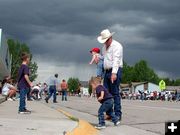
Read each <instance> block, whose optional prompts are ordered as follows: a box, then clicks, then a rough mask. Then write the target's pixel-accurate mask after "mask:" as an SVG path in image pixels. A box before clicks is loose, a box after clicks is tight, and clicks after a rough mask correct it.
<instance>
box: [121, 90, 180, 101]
mask: <svg viewBox="0 0 180 135" xmlns="http://www.w3.org/2000/svg"><path fill="white" fill-rule="evenodd" d="M121 97H122V99H129V100H141V101H144V100H162V101H180V93H178V91H177V90H176V91H162V92H157V91H153V92H148V91H144V92H143V91H140V90H139V91H138V92H137V93H127V92H122V93H121Z"/></svg>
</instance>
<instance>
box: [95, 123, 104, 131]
mask: <svg viewBox="0 0 180 135" xmlns="http://www.w3.org/2000/svg"><path fill="white" fill-rule="evenodd" d="M95 128H96V129H99V130H101V129H105V128H106V126H105V125H100V124H98V125H97V126H95Z"/></svg>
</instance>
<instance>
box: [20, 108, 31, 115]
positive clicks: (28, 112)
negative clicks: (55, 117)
mask: <svg viewBox="0 0 180 135" xmlns="http://www.w3.org/2000/svg"><path fill="white" fill-rule="evenodd" d="M18 113H19V114H31V111H29V110H27V109H25V110H24V111H19V112H18Z"/></svg>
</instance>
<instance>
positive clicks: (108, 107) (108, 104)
mask: <svg viewBox="0 0 180 135" xmlns="http://www.w3.org/2000/svg"><path fill="white" fill-rule="evenodd" d="M113 103H114V102H113V99H108V100H106V101H104V102H103V103H102V105H101V106H100V108H99V110H98V118H99V124H100V125H103V126H104V125H105V120H104V113H106V112H108V113H109V115H110V116H111V119H112V121H113V122H114V123H116V122H117V121H118V118H117V116H116V115H115V114H114V112H113V109H112V108H113Z"/></svg>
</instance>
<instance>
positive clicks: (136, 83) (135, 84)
mask: <svg viewBox="0 0 180 135" xmlns="http://www.w3.org/2000/svg"><path fill="white" fill-rule="evenodd" d="M146 83H148V82H131V85H132V86H138V85H141V84H146Z"/></svg>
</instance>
